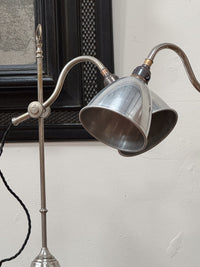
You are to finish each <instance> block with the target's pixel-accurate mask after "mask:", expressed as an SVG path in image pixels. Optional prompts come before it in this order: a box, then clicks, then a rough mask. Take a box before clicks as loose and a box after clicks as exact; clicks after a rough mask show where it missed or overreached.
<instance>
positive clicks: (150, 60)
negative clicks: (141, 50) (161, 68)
mask: <svg viewBox="0 0 200 267" xmlns="http://www.w3.org/2000/svg"><path fill="white" fill-rule="evenodd" d="M163 49H170V50H173V51H174V52H176V53H177V54H178V56H179V57H180V58H181V61H182V63H183V65H184V67H185V71H186V73H187V75H188V78H189V80H190V82H191V83H192V85H193V86H194V87H195V88H196V89H197V91H199V92H200V83H199V82H198V80H197V79H196V77H195V75H194V72H193V70H192V67H191V64H190V61H189V59H188V57H187V56H186V54H185V52H184V51H183V50H182V49H181V48H180V47H178V46H177V45H175V44H171V43H163V44H159V45H157V46H155V47H154V48H153V49H152V50H151V51H150V53H149V55H148V56H147V58H146V59H145V61H144V64H143V65H144V66H147V67H149V69H150V67H151V65H152V64H153V61H154V58H155V56H156V55H157V53H158V52H159V51H161V50H163Z"/></svg>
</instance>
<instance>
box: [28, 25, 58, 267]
mask: <svg viewBox="0 0 200 267" xmlns="http://www.w3.org/2000/svg"><path fill="white" fill-rule="evenodd" d="M42 54H43V52H42V27H41V25H40V24H39V25H38V27H37V30H36V58H37V86H38V102H40V104H41V105H43V80H42V76H43V75H42V69H43V66H42V63H43V60H42V58H43V55H42ZM38 131H39V132H38V133H39V157H40V195H41V209H40V213H41V232H42V249H41V251H40V253H39V255H38V256H37V257H36V258H35V259H34V260H33V261H32V263H31V267H60V264H59V262H58V261H57V260H56V258H55V257H54V256H53V255H52V254H51V253H50V252H49V250H48V248H47V218H46V217H47V216H46V215H47V208H46V186H45V157H44V118H43V115H41V116H40V117H39V118H38Z"/></svg>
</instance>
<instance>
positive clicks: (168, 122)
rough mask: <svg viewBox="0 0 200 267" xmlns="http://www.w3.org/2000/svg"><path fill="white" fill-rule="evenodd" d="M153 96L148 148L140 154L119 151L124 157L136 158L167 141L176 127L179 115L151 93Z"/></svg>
mask: <svg viewBox="0 0 200 267" xmlns="http://www.w3.org/2000/svg"><path fill="white" fill-rule="evenodd" d="M151 96H152V120H151V126H150V130H149V135H148V144H147V146H146V147H145V148H144V149H143V150H141V151H139V152H135V153H134V152H126V151H122V150H119V153H120V155H122V156H127V157H131V156H136V155H139V154H141V153H144V152H146V151H148V150H150V149H152V148H153V147H154V146H156V145H157V144H159V143H160V142H161V141H162V140H163V139H165V138H166V137H167V136H168V134H169V133H170V132H171V131H172V130H173V128H174V127H175V125H176V122H177V119H178V114H177V112H176V111H175V110H173V109H171V108H170V107H169V106H168V105H167V104H166V103H165V102H164V101H163V100H162V99H161V98H160V97H158V96H157V95H156V94H155V93H153V92H151Z"/></svg>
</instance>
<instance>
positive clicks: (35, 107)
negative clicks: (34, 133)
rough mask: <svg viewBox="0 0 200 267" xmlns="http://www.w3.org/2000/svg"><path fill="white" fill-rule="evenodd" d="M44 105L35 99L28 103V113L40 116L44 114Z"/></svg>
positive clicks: (34, 116)
mask: <svg viewBox="0 0 200 267" xmlns="http://www.w3.org/2000/svg"><path fill="white" fill-rule="evenodd" d="M42 112H43V106H42V105H41V103H40V102H38V101H33V102H31V103H30V104H29V105H28V114H29V115H30V117H31V118H38V117H40V116H41V115H42Z"/></svg>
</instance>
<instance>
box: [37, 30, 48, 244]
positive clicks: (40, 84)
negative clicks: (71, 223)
mask: <svg viewBox="0 0 200 267" xmlns="http://www.w3.org/2000/svg"><path fill="white" fill-rule="evenodd" d="M36 46H37V47H36V48H37V50H36V58H37V73H38V74H37V75H38V77H37V83H38V84H37V86H38V101H39V102H40V104H41V105H42V104H43V80H42V68H43V66H42V62H43V60H42V58H43V55H42V28H41V25H38V27H37V30H36ZM38 128H39V154H40V190H41V209H40V213H41V227H42V247H43V248H47V223H46V213H47V208H46V187H45V157H44V118H42V117H40V118H39V119H38Z"/></svg>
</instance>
